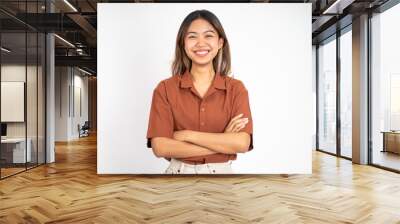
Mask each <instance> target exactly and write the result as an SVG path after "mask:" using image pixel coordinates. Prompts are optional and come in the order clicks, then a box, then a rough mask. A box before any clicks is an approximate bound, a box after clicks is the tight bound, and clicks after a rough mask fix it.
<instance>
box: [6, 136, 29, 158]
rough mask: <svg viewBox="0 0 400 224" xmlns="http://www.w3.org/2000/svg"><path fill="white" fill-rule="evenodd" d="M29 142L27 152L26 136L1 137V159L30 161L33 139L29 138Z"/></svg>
mask: <svg viewBox="0 0 400 224" xmlns="http://www.w3.org/2000/svg"><path fill="white" fill-rule="evenodd" d="M27 143H28V144H27V146H28V147H26V154H25V138H6V139H1V157H2V158H1V159H3V160H5V163H25V162H30V161H31V159H32V154H31V145H32V140H31V139H30V138H28V139H27ZM25 159H26V161H25Z"/></svg>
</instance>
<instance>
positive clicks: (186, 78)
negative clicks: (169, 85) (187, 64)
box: [180, 70, 226, 89]
mask: <svg viewBox="0 0 400 224" xmlns="http://www.w3.org/2000/svg"><path fill="white" fill-rule="evenodd" d="M180 86H181V88H190V87H194V86H193V80H192V77H191V76H190V72H189V70H186V71H185V73H183V75H182V76H181V81H180ZM211 86H213V87H214V88H217V89H226V85H225V77H223V76H221V75H220V74H219V73H216V74H215V78H214V81H213V82H212V84H211Z"/></svg>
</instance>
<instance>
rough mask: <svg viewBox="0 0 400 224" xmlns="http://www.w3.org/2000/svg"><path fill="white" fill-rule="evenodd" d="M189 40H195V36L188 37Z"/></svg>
mask: <svg viewBox="0 0 400 224" xmlns="http://www.w3.org/2000/svg"><path fill="white" fill-rule="evenodd" d="M188 38H189V39H193V38H196V37H195V36H188Z"/></svg>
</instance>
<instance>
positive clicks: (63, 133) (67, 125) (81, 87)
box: [55, 67, 88, 141]
mask: <svg viewBox="0 0 400 224" xmlns="http://www.w3.org/2000/svg"><path fill="white" fill-rule="evenodd" d="M55 73H56V77H55V123H56V127H55V141H69V140H73V139H77V138H78V137H79V133H78V124H80V125H83V124H84V122H85V121H87V120H88V77H87V76H83V75H84V73H82V72H80V71H79V70H78V69H76V68H72V67H56V71H55Z"/></svg>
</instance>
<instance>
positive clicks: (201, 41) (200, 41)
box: [196, 37, 207, 46]
mask: <svg viewBox="0 0 400 224" xmlns="http://www.w3.org/2000/svg"><path fill="white" fill-rule="evenodd" d="M196 45H197V46H205V45H207V41H206V39H205V38H202V37H200V38H198V39H197V43H196Z"/></svg>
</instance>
